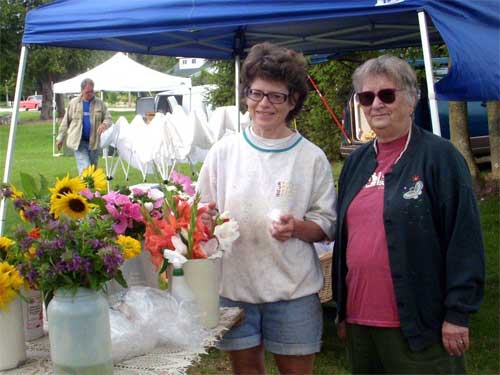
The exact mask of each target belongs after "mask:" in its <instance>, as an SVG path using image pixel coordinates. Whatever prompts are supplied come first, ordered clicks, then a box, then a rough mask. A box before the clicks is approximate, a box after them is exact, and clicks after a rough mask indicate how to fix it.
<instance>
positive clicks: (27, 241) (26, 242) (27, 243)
mask: <svg viewBox="0 0 500 375" xmlns="http://www.w3.org/2000/svg"><path fill="white" fill-rule="evenodd" d="M33 241H34V240H33V238H31V237H24V238H23V239H22V240H21V241H19V246H20V247H21V249H23V250H24V251H26V250H28V249H29V248H30V247H31V245H32V244H33Z"/></svg>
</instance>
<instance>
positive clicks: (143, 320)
mask: <svg viewBox="0 0 500 375" xmlns="http://www.w3.org/2000/svg"><path fill="white" fill-rule="evenodd" d="M109 302H110V305H111V307H110V309H111V310H110V323H111V342H112V354H113V360H114V362H115V363H117V362H120V361H123V360H125V359H129V358H132V357H136V356H139V355H143V354H146V353H148V352H150V351H151V350H152V349H153V348H155V347H156V346H159V345H167V346H169V347H172V348H178V349H179V350H187V351H192V352H203V350H204V349H203V341H204V340H205V339H206V338H207V337H208V336H209V332H208V331H207V330H205V329H204V328H203V326H202V324H201V321H200V315H201V314H200V312H199V311H198V308H197V306H196V305H195V304H194V303H185V302H181V303H179V302H177V301H176V300H175V299H174V298H173V297H172V296H171V295H170V293H168V292H166V291H162V290H159V289H155V288H149V287H141V286H134V287H131V288H129V289H126V290H123V291H121V292H120V293H116V294H114V295H111V296H110V297H109Z"/></svg>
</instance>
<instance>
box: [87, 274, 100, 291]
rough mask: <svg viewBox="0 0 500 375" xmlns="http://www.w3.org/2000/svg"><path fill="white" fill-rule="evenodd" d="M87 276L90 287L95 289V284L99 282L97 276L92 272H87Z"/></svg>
mask: <svg viewBox="0 0 500 375" xmlns="http://www.w3.org/2000/svg"><path fill="white" fill-rule="evenodd" d="M87 277H88V279H89V282H90V289H92V290H97V286H98V284H99V280H98V277H97V276H96V275H94V274H92V273H88V274H87Z"/></svg>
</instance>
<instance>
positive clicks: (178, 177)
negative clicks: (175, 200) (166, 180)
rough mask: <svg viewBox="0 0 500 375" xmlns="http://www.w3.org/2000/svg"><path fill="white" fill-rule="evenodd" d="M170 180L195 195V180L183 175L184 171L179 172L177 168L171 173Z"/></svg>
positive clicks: (187, 192) (185, 191)
mask: <svg viewBox="0 0 500 375" xmlns="http://www.w3.org/2000/svg"><path fill="white" fill-rule="evenodd" d="M170 181H172V182H173V183H174V184H177V185H181V186H182V190H184V193H186V194H188V195H190V196H193V195H194V193H195V190H194V187H193V181H191V179H190V178H189V177H188V176H185V175H183V174H182V173H178V172H176V171H175V170H174V171H172V173H171V174H170Z"/></svg>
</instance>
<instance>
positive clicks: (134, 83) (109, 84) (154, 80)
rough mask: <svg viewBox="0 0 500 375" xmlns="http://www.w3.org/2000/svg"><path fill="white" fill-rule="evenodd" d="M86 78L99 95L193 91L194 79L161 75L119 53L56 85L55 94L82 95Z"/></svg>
mask: <svg viewBox="0 0 500 375" xmlns="http://www.w3.org/2000/svg"><path fill="white" fill-rule="evenodd" d="M85 78H91V79H92V80H93V81H94V89H95V90H96V91H101V90H104V91H133V92H138V91H164V90H178V89H182V88H186V89H188V88H189V87H191V78H183V77H176V76H171V75H169V74H164V73H160V72H157V71H156V70H153V69H150V68H148V67H146V66H144V65H141V64H139V63H138V62H135V61H134V60H132V59H131V58H129V57H128V56H126V55H125V54H123V53H122V52H118V53H117V54H116V55H114V56H113V57H112V58H110V59H109V60H108V61H106V62H104V63H102V64H101V65H98V66H96V67H95V68H93V69H91V70H89V71H88V72H85V73H82V74H79V75H77V76H76V77H73V78H71V79H68V80H67V81H62V82H58V83H55V84H54V93H56V94H70V93H78V92H80V91H81V90H80V84H81V82H82V81H83V80H84V79H85Z"/></svg>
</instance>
